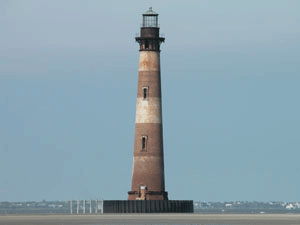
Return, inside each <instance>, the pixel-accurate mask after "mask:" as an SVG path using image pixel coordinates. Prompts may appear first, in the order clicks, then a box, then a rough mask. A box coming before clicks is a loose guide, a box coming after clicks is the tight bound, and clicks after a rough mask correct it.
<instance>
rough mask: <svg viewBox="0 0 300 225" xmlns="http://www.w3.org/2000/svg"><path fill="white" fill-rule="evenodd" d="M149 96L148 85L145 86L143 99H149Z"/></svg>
mask: <svg viewBox="0 0 300 225" xmlns="http://www.w3.org/2000/svg"><path fill="white" fill-rule="evenodd" d="M147 98H148V87H144V88H143V100H147Z"/></svg>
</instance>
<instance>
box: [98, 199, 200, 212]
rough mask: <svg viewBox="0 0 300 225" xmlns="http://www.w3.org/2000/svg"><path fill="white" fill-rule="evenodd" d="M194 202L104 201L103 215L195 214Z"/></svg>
mask: <svg viewBox="0 0 300 225" xmlns="http://www.w3.org/2000/svg"><path fill="white" fill-rule="evenodd" d="M193 212H194V206H193V201H180V200H132V201H103V213H193Z"/></svg>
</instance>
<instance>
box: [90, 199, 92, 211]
mask: <svg viewBox="0 0 300 225" xmlns="http://www.w3.org/2000/svg"><path fill="white" fill-rule="evenodd" d="M90 215H92V200H90Z"/></svg>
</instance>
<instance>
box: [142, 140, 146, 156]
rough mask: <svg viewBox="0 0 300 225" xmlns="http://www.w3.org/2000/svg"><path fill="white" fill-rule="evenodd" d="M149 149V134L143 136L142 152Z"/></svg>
mask: <svg viewBox="0 0 300 225" xmlns="http://www.w3.org/2000/svg"><path fill="white" fill-rule="evenodd" d="M146 151H147V136H143V137H142V152H146Z"/></svg>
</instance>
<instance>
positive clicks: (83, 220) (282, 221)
mask: <svg viewBox="0 0 300 225" xmlns="http://www.w3.org/2000/svg"><path fill="white" fill-rule="evenodd" d="M0 224H1V225H2V224H3V225H4V224H5V225H52V224H53V225H54V224H55V225H89V224H203V225H204V224H230V225H233V224H240V225H242V224H251V225H271V224H272V225H296V224H298V225H300V214H297V215H295V214H294V215H293V214H263V215H256V214H254V215H253V214H242V215H241V214H227V215H221V214H215V215H212V214H210V215H203V214H202V215H201V214H126V215H124V214H117V215H116V214H113V215H107V214H106V215H97V216H93V215H92V216H90V215H79V216H76V215H73V216H72V215H28V216H27V215H25V216H23V215H16V216H12V215H8V216H0Z"/></svg>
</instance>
